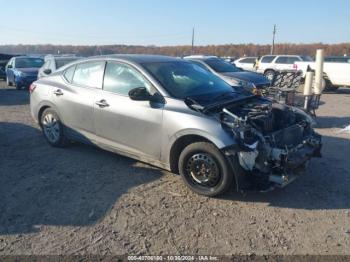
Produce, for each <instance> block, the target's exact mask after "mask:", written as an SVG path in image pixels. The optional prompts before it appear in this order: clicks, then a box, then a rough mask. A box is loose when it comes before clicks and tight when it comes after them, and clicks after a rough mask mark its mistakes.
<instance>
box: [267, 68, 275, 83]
mask: <svg viewBox="0 0 350 262" xmlns="http://www.w3.org/2000/svg"><path fill="white" fill-rule="evenodd" d="M264 75H265V76H266V78H267V79H268V80H270V82H273V80H274V79H275V76H276V72H275V71H274V70H272V69H269V70H266V71H265V72H264Z"/></svg>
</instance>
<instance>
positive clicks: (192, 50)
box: [191, 27, 194, 55]
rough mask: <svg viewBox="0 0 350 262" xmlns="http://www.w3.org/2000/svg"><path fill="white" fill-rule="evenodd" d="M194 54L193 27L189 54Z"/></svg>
mask: <svg viewBox="0 0 350 262" xmlns="http://www.w3.org/2000/svg"><path fill="white" fill-rule="evenodd" d="M193 54H194V27H193V29H192V49H191V55H193Z"/></svg>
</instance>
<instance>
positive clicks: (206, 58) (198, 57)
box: [184, 55, 222, 61]
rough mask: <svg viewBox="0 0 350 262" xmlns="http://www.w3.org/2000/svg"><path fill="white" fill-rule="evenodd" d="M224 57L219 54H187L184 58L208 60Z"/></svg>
mask: <svg viewBox="0 0 350 262" xmlns="http://www.w3.org/2000/svg"><path fill="white" fill-rule="evenodd" d="M213 58H215V59H222V58H219V57H217V56H213V55H190V56H185V57H184V59H197V60H203V61H205V60H208V59H213Z"/></svg>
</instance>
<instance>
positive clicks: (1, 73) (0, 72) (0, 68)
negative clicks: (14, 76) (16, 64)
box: [0, 64, 6, 80]
mask: <svg viewBox="0 0 350 262" xmlns="http://www.w3.org/2000/svg"><path fill="white" fill-rule="evenodd" d="M0 79H2V80H5V79H6V71H5V65H1V64H0Z"/></svg>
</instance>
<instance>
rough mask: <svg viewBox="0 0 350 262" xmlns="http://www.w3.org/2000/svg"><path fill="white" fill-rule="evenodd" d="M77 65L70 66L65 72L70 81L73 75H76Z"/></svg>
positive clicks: (65, 76)
mask: <svg viewBox="0 0 350 262" xmlns="http://www.w3.org/2000/svg"><path fill="white" fill-rule="evenodd" d="M74 71H75V66H71V67H69V68H68V69H67V70H66V71H65V72H64V74H63V76H64V78H65V79H66V80H67V81H68V82H69V83H72V80H73V76H74Z"/></svg>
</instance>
